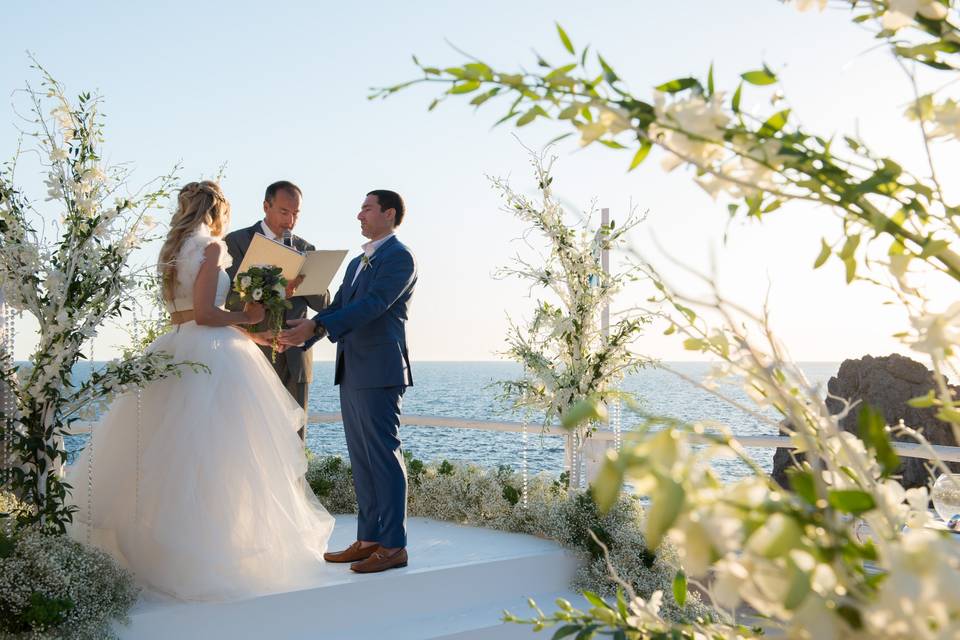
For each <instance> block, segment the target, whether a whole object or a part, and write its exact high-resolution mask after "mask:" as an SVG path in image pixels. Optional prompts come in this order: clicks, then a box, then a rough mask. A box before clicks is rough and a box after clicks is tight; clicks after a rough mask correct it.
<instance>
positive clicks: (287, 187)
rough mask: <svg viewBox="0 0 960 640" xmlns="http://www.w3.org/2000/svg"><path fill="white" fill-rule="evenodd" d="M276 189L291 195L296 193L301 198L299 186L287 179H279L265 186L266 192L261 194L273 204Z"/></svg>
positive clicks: (301, 193) (301, 192)
mask: <svg viewBox="0 0 960 640" xmlns="http://www.w3.org/2000/svg"><path fill="white" fill-rule="evenodd" d="M277 191H286V192H287V193H289V194H290V195H291V196H292V195H294V194H296V195H298V196H300V197H301V198H302V197H303V191H300V187H298V186H297V185H295V184H293V183H292V182H290V181H289V180H280V181H278V182H274V183H273V184H272V185H270V186H269V187H267V191H266V193H264V194H263V199H264V200H266V201H267V202H269V203H270V204H273V198H274V196H276V195H277Z"/></svg>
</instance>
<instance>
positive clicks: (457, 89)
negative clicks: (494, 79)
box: [447, 80, 480, 95]
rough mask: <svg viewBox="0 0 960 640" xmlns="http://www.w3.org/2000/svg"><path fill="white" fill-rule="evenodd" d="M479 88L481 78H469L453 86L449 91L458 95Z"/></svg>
mask: <svg viewBox="0 0 960 640" xmlns="http://www.w3.org/2000/svg"><path fill="white" fill-rule="evenodd" d="M479 88H480V81H479V80H467V81H466V82H461V83H460V84H457V85H454V86H452V87H451V88H450V90H449V91H448V92H447V93H452V94H454V95H458V94H461V93H470V92H471V91H476V90H477V89H479Z"/></svg>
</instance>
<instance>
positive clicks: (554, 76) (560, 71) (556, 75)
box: [543, 62, 577, 82]
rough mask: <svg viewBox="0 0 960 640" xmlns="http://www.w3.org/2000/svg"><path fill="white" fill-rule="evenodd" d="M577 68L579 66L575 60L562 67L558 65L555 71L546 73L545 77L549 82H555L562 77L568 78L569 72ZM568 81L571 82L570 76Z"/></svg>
mask: <svg viewBox="0 0 960 640" xmlns="http://www.w3.org/2000/svg"><path fill="white" fill-rule="evenodd" d="M576 68H577V63H576V62H574V63H573V64H568V65H565V66H562V67H557V68H556V69H554V70H553V71H551V72H550V73H548V74H547V75H545V76H544V77H543V79H544V80H546V81H548V82H553V81H556V80H559V79H561V78H566V76H567V74H568V73H570V72H571V71H573V70H574V69H576ZM567 81H568V82H569V78H568V79H567Z"/></svg>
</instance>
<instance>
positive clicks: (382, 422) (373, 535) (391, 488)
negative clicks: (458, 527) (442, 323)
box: [304, 236, 417, 547]
mask: <svg viewBox="0 0 960 640" xmlns="http://www.w3.org/2000/svg"><path fill="white" fill-rule="evenodd" d="M362 258H363V256H362V255H361V256H357V257H356V258H354V259H353V260H351V261H350V264H349V265H347V270H346V273H345V274H344V279H343V283H342V284H341V285H340V289H339V290H338V291H337V295H336V296H335V297H334V298H333V302H332V303H331V304H330V306H329V307H328V308H326V309H324V310H323V311H321V312H320V313H318V314H317V315H316V316H315V317H314V321H315V322H316V323H317V324H318V325H322V326H323V327H324V328H325V329H326V330H327V337H328V338H329V339H330V340H331V341H332V342H335V343H337V363H336V375H335V380H334V384H337V385H340V411H341V413H342V414H343V428H344V431H345V433H346V436H347V451H348V452H349V453H350V465H351V467H352V468H353V484H354V487H355V489H356V492H357V506H358V512H357V539H358V540H366V541H371V542H379V543H380V545H381V546H384V547H405V546H406V545H407V469H406V465H404V462H403V450H402V449H401V443H400V410H401V405H402V399H403V392H404V390H405V389H406V388H407V387H409V386H411V385H412V384H413V376H412V375H411V371H410V357H409V355H408V353H407V335H406V329H405V324H406V321H407V310H408V308H409V306H410V298H411V296H412V295H413V288H414V285H416V282H417V265H416V261H415V259H414V257H413V253H411V252H410V250H409V249H408V248H407V247H406V246H405V245H404V244H403V243H401V242H400V241H399V240H397V238H396V236H393V237H391V238H389V239H388V240H386V241H385V242H384V243H383V244H382V245H380V246H379V247H378V248H377V250H376V252H375V253H374V254H373V256H372V257H371V258H370V261H369V263H368V264H367V265H366V266H365V267H363V269H362V270H361V271H360V273H359V276H357V278H356V280H354V276H355V275H356V274H357V270H358V269H360V268H361V265H362ZM316 340H317V338H313V339H311V340H309V341H307V343H306V344H305V345H304V348H309V347H310V346H312V345H313V343H314V342H316Z"/></svg>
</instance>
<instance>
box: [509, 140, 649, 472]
mask: <svg viewBox="0 0 960 640" xmlns="http://www.w3.org/2000/svg"><path fill="white" fill-rule="evenodd" d="M554 161H555V158H551V159H549V160H548V159H546V158H544V157H543V156H542V155H539V154H536V153H531V164H532V165H533V169H534V177H535V179H536V183H537V187H538V190H539V199H538V200H536V201H535V200H533V199H531V198H528V197H527V196H524V195H523V194H521V193H518V192H517V191H515V190H514V189H513V188H512V187H511V185H510V184H509V183H508V182H507V181H505V180H503V179H500V178H494V179H491V183H492V184H493V186H494V188H495V189H496V190H497V191H498V192H499V194H500V196H501V198H502V199H503V203H504V204H503V211H504V212H506V213H510V214H511V215H514V216H516V217H517V218H519V219H520V220H521V221H523V222H525V223H527V224H529V225H530V228H529V230H528V231H527V232H526V234H525V240H526V241H527V243H528V244H529V243H530V242H531V241H532V240H533V239H534V238H533V237H534V236H535V235H536V236H539V240H540V241H542V242H543V243H544V244H545V245H546V249H547V251H546V253H545V255H544V256H542V259H538V260H537V261H531V260H530V259H528V258H524V257H521V256H517V257H516V258H515V259H514V264H513V266H511V267H508V268H503V269H501V270H499V272H498V275H499V276H500V277H517V278H520V279H522V280H525V281H527V282H529V283H530V285H531V288H532V289H538V290H539V291H540V292H542V294H544V297H543V298H542V299H538V300H537V301H536V308H535V310H534V313H533V317H532V318H531V319H530V320H529V321H528V322H527V323H525V324H523V325H518V324H514V323H512V322H511V326H510V332H509V334H508V336H507V344H508V349H507V351H506V352H505V353H504V354H503V355H505V356H507V357H508V358H510V359H511V360H514V361H516V362H518V363H520V364H521V365H522V366H523V371H524V375H523V377H521V378H520V379H518V380H511V381H504V382H501V383H500V385H501V387H502V388H503V391H504V395H505V397H506V398H508V399H510V400H512V401H513V404H514V406H515V407H518V408H523V409H533V410H537V411H541V412H542V413H543V426H544V428H545V429H546V428H548V427H549V425H551V424H554V423H555V422H556V421H557V420H566V419H567V418H568V417H569V416H568V414H569V412H570V410H571V409H572V408H573V407H574V406H575V405H576V404H577V402H578V401H579V400H580V399H581V398H583V397H584V396H592V397H594V398H596V399H597V400H598V406H602V407H605V406H606V404H607V403H608V402H610V401H612V400H614V399H615V398H617V396H618V392H617V390H616V388H615V385H616V383H617V382H619V381H620V380H621V379H622V378H623V376H624V375H626V374H628V373H630V372H632V371H635V370H636V369H638V368H640V367H642V366H644V365H646V364H649V363H650V362H651V361H650V359H649V358H645V357H643V356H640V355H638V354H636V353H634V352H633V350H632V348H631V347H632V346H633V344H634V342H635V340H636V339H637V338H639V337H640V335H642V331H643V328H644V326H645V325H646V324H647V323H648V321H649V319H648V317H647V316H645V315H643V314H630V315H622V316H620V317H619V318H617V319H616V320H615V321H614V322H612V324H611V325H610V326H609V328H608V329H607V330H606V331H605V329H604V327H603V324H602V321H601V312H602V310H603V309H604V308H605V307H609V306H610V305H612V304H613V303H614V301H615V299H616V297H617V294H619V293H620V292H621V291H622V290H623V287H624V286H625V285H626V284H627V283H629V282H631V281H633V280H635V279H636V278H637V277H638V275H639V269H638V267H637V266H636V265H627V266H626V267H624V268H621V269H617V268H615V269H612V270H611V269H605V268H604V266H603V264H602V254H603V252H604V251H616V250H617V249H619V248H622V246H623V243H624V237H625V234H626V233H627V232H628V231H630V230H631V229H633V228H634V227H635V226H636V225H637V224H639V223H640V222H641V221H642V217H640V216H638V215H636V214H635V212H631V214H630V215H629V216H628V217H627V219H626V220H625V221H623V222H622V224H620V225H616V224H615V223H609V224H602V225H600V226H599V227H598V228H596V229H595V228H593V227H592V222H591V218H592V215H593V214H595V213H596V211H595V207H593V208H592V209H591V211H590V212H589V214H588V215H587V216H585V217H584V218H583V219H582V220H581V221H579V222H577V223H574V224H572V225H571V224H570V223H569V220H570V219H571V214H570V213H569V212H568V211H566V210H565V209H564V208H563V207H562V206H561V205H560V203H559V202H557V200H556V199H555V198H554V196H553V190H552V183H553V177H552V175H551V170H552V167H553V163H554ZM538 258H541V257H540V256H538ZM603 418H604V416H603V415H597V416H596V419H595V420H591V421H580V422H577V425H576V427H575V428H574V429H572V431H571V433H572V442H571V445H572V448H571V450H572V454H573V459H572V460H571V469H570V476H571V478H570V486H571V487H572V488H580V487H581V486H582V485H583V482H582V481H583V477H582V474H581V465H580V463H579V456H580V451H581V450H582V447H583V443H584V440H585V439H586V438H587V437H589V435H590V433H591V432H592V431H594V430H596V428H597V427H598V426H599V424H600V422H602V421H603Z"/></svg>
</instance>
